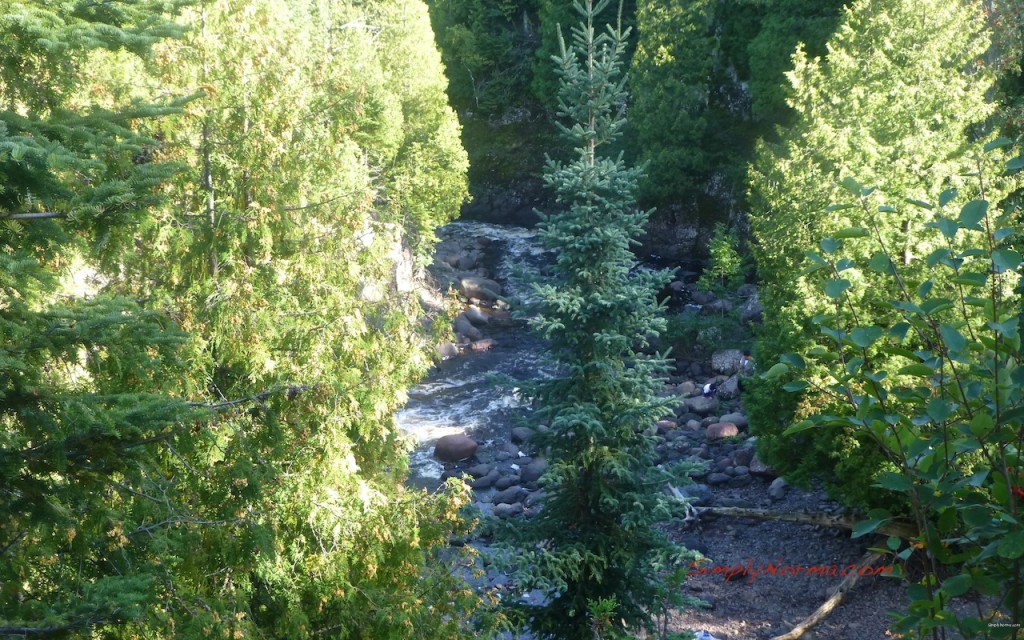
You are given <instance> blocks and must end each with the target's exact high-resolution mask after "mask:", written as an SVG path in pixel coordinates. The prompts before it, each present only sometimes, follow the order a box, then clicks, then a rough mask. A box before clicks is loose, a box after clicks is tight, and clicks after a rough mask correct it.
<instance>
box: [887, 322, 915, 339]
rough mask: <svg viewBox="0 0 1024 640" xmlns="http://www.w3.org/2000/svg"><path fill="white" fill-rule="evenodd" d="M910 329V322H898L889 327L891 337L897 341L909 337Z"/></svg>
mask: <svg viewBox="0 0 1024 640" xmlns="http://www.w3.org/2000/svg"><path fill="white" fill-rule="evenodd" d="M908 331H910V323H909V322H897V323H896V324H894V325H893V326H892V328H891V329H889V337H890V338H893V339H894V340H896V342H897V343H899V342H903V339H904V338H906V337H907V332H908Z"/></svg>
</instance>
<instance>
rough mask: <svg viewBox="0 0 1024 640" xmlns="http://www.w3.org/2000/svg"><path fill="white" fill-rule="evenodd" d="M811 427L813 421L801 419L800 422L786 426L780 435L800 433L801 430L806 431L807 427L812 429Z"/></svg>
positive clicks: (812, 426)
mask: <svg viewBox="0 0 1024 640" xmlns="http://www.w3.org/2000/svg"><path fill="white" fill-rule="evenodd" d="M813 428H814V423H813V422H811V421H810V420H801V421H800V422H797V423H796V424H792V425H790V426H788V427H786V430H785V431H783V432H782V435H784V436H791V435H793V434H796V433H800V432H801V431H807V430H808V429H813Z"/></svg>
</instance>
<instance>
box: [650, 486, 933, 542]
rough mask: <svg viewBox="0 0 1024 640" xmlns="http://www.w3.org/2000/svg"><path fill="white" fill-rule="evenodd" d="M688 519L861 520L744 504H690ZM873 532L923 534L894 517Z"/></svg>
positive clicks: (851, 523)
mask: <svg viewBox="0 0 1024 640" xmlns="http://www.w3.org/2000/svg"><path fill="white" fill-rule="evenodd" d="M669 491H671V493H672V495H673V496H675V497H676V498H677V499H679V500H685V499H686V496H684V495H683V494H682V493H681V492H680V491H679V489H677V488H675V487H673V486H671V485H669ZM687 515H688V518H687V519H691V518H692V517H693V516H696V517H697V518H700V517H701V516H705V515H709V516H725V517H730V518H751V519H753V520H781V521H784V522H800V523H803V524H816V525H820V526H823V527H834V528H837V529H850V530H853V528H854V527H855V526H857V524H859V522H860V521H859V520H856V519H853V518H847V517H842V516H833V515H829V514H827V513H806V512H803V511H773V510H771V509H746V508H743V507H689V508H688V509H687ZM874 533H879V534H881V535H886V536H896V537H897V538H902V539H904V540H909V539H911V538H914V537H916V536H918V535H920V532H919V531H918V529H917V527H916V526H914V525H913V524H912V523H910V522H906V521H903V520H894V521H892V522H885V523H882V524H881V525H879V526H878V528H877V529H875V530H874Z"/></svg>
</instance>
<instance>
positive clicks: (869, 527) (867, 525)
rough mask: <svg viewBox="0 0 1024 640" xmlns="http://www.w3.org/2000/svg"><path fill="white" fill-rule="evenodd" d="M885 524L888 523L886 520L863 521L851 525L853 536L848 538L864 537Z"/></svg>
mask: <svg viewBox="0 0 1024 640" xmlns="http://www.w3.org/2000/svg"><path fill="white" fill-rule="evenodd" d="M886 522H888V518H883V519H873V520H863V521H861V522H858V523H857V524H855V525H853V535H851V536H850V537H851V538H859V537H861V536H865V535H867V534H869V533H871V532H872V531H874V530H875V529H877V528H878V527H880V526H882V525H883V524H885V523H886Z"/></svg>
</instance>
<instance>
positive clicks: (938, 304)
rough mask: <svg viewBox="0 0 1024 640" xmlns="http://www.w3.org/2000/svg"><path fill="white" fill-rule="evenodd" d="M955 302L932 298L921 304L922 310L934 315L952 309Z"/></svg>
mask: <svg viewBox="0 0 1024 640" xmlns="http://www.w3.org/2000/svg"><path fill="white" fill-rule="evenodd" d="M952 308H953V302H952V301H951V300H948V299H946V298H932V299H930V300H925V301H924V302H922V303H921V310H922V311H923V312H925V313H927V314H928V315H934V314H936V313H939V312H940V311H945V310H946V309H952Z"/></svg>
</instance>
